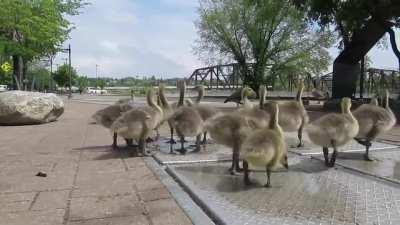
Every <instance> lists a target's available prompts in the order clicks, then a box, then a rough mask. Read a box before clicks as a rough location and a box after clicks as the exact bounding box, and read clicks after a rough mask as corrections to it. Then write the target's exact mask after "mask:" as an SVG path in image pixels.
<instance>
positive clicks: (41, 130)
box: [0, 103, 192, 225]
mask: <svg viewBox="0 0 400 225" xmlns="http://www.w3.org/2000/svg"><path fill="white" fill-rule="evenodd" d="M102 107H104V106H101V105H96V104H82V103H67V104H66V107H65V108H66V111H65V113H64V114H63V115H62V116H61V118H60V119H59V120H58V121H57V122H53V123H49V124H44V125H35V126H15V127H4V126H2V127H0V131H1V132H0V134H1V135H0V143H1V145H0V224H1V225H22V224H29V225H36V224H37V225H47V224H48V225H58V224H69V225H78V224H79V225H83V224H85V225H88V224H118V225H128V224H129V225H133V224H153V225H156V224H163V225H167V224H179V225H184V224H192V223H191V221H190V219H189V218H188V217H187V216H186V215H185V213H184V212H183V211H182V209H181V208H180V207H179V206H178V205H177V203H176V202H175V200H174V199H173V198H172V197H171V195H170V193H169V192H168V190H167V189H166V188H165V186H164V185H163V184H162V183H161V182H160V180H159V179H158V178H157V176H156V175H155V174H154V173H153V172H152V171H151V170H150V169H149V167H148V166H147V165H146V164H145V161H144V160H143V158H134V157H127V156H128V153H127V152H126V150H121V151H112V150H111V149H110V144H111V142H112V140H111V135H110V134H109V133H108V131H107V130H106V129H103V128H101V127H99V126H98V125H95V124H90V121H91V120H90V116H91V115H92V114H93V112H95V111H96V110H98V109H100V108H102ZM120 143H121V144H123V145H124V143H123V142H121V141H120ZM38 172H43V173H46V174H47V177H39V176H35V175H36V174H37V173H38Z"/></svg>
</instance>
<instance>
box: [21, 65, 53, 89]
mask: <svg viewBox="0 0 400 225" xmlns="http://www.w3.org/2000/svg"><path fill="white" fill-rule="evenodd" d="M26 79H27V80H28V82H27V84H30V89H31V91H33V90H37V91H44V90H49V83H50V71H49V70H48V69H47V68H46V67H45V66H44V65H42V63H40V62H34V63H33V65H31V66H30V67H29V69H28V70H27V74H26Z"/></svg>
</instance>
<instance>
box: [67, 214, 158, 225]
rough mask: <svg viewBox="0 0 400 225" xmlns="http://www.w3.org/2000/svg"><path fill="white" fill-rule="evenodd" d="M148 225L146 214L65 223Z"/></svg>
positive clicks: (72, 224)
mask: <svg viewBox="0 0 400 225" xmlns="http://www.w3.org/2000/svg"><path fill="white" fill-rule="evenodd" d="M94 224H95V225H150V223H149V221H148V219H147V218H146V216H143V215H140V216H133V217H131V216H129V217H114V218H104V219H92V220H83V221H74V222H68V223H67V225H94Z"/></svg>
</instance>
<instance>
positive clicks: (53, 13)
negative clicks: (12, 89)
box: [0, 0, 85, 89]
mask: <svg viewBox="0 0 400 225" xmlns="http://www.w3.org/2000/svg"><path fill="white" fill-rule="evenodd" d="M83 5H85V3H84V2H83V1H82V0H71V1H64V0H35V1H30V0H2V1H0V15H1V17H0V49H3V54H5V55H8V56H12V57H13V67H14V78H15V84H16V85H17V88H19V89H21V88H22V84H21V83H22V80H24V79H25V77H24V76H25V75H26V71H27V68H26V67H27V65H28V62H30V61H32V60H34V59H38V58H41V57H45V56H49V55H54V54H55V53H56V52H57V51H58V49H59V48H60V46H61V44H62V43H63V42H64V41H65V40H66V39H67V38H68V34H69V32H70V31H71V28H72V26H71V23H70V22H69V21H68V19H67V17H68V16H71V15H76V14H78V10H79V8H81V7H82V6H83Z"/></svg>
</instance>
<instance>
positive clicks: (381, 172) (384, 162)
mask: <svg viewBox="0 0 400 225" xmlns="http://www.w3.org/2000/svg"><path fill="white" fill-rule="evenodd" d="M363 156H364V152H358V153H349V152H339V154H338V156H337V159H336V163H338V164H340V165H343V166H346V167H348V168H353V169H356V170H360V171H363V172H366V173H369V174H373V175H375V176H378V177H384V178H389V179H393V180H397V182H400V148H397V149H391V150H384V151H372V152H370V157H371V158H372V159H374V161H372V162H370V161H365V160H364V158H363ZM318 158H319V159H323V157H321V156H318Z"/></svg>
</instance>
